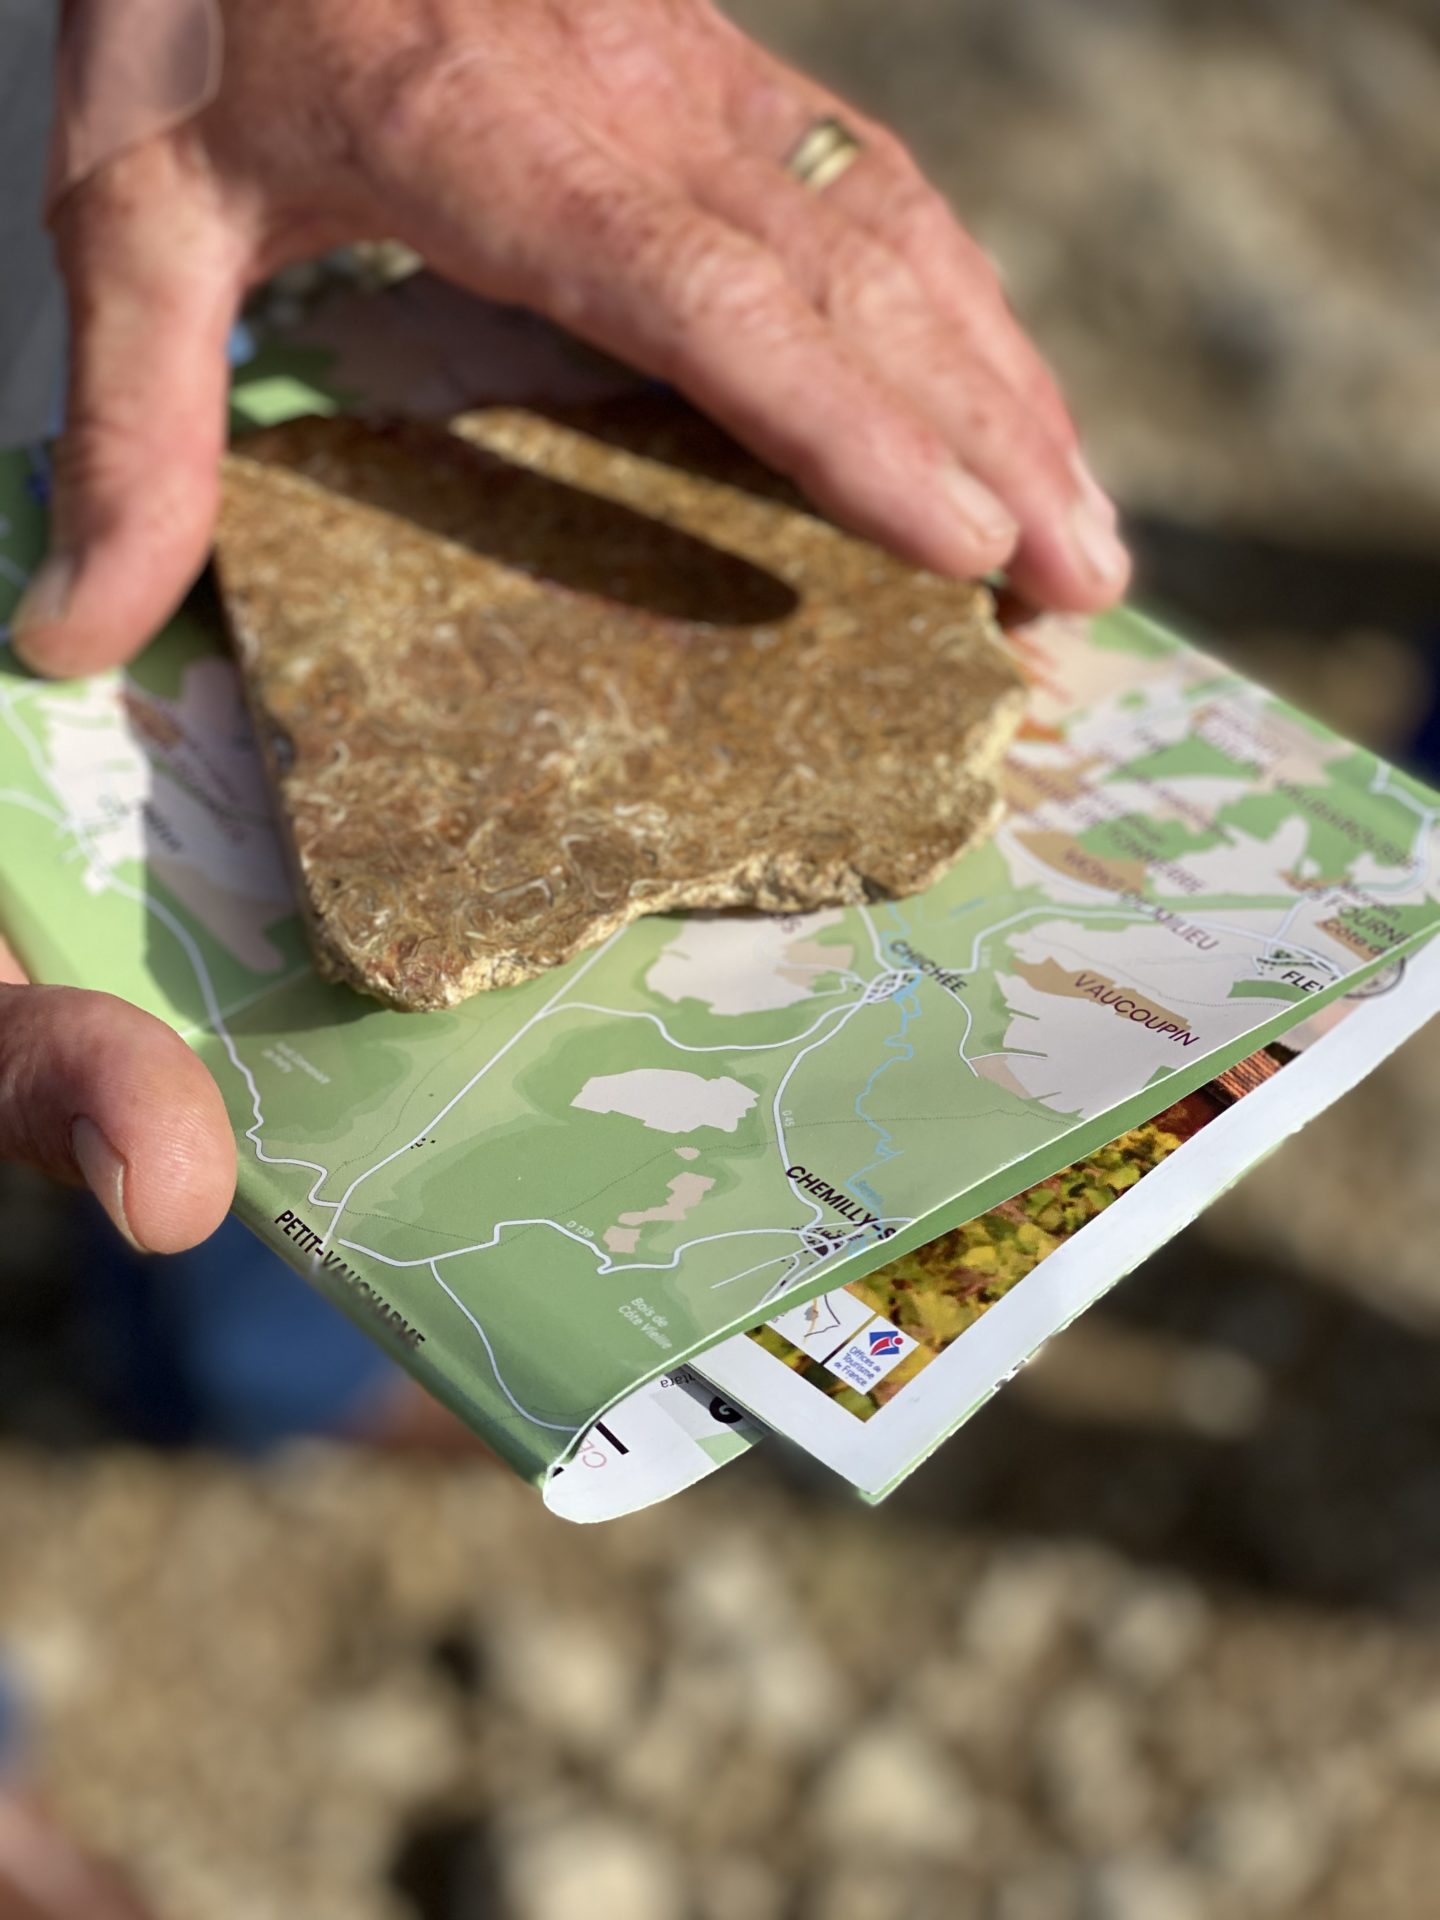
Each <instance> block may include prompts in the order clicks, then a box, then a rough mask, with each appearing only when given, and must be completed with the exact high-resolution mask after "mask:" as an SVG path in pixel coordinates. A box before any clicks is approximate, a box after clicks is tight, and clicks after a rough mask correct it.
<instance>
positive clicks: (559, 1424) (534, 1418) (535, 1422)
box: [430, 1266, 585, 1439]
mask: <svg viewBox="0 0 1440 1920" xmlns="http://www.w3.org/2000/svg"><path fill="white" fill-rule="evenodd" d="M430 1271H431V1272H432V1273H433V1274H434V1275H435V1280H436V1284H437V1285H438V1286H439V1288H440V1290H441V1292H442V1293H445V1294H447V1295H448V1296H449V1298H450V1299H451V1300H452V1301H454V1303H455V1305H456V1306H457V1307H458V1308H459V1309H460V1311H461V1313H463V1314H464V1316H465V1318H466V1319H467V1320H468V1321H469V1322H470V1324H471V1326H472V1327H473V1328H474V1329H475V1331H476V1333H478V1334H479V1336H480V1343H481V1345H482V1346H483V1347H484V1349H485V1355H486V1358H487V1359H488V1360H489V1362H490V1371H491V1372H492V1373H493V1374H494V1376H495V1384H496V1386H497V1387H499V1389H500V1391H501V1393H503V1394H504V1396H505V1398H506V1399H507V1400H508V1401H509V1402H510V1404H511V1406H512V1407H513V1408H514V1409H515V1411H516V1413H518V1414H519V1415H520V1416H521V1418H522V1419H524V1420H528V1421H529V1422H530V1424H531V1425H532V1426H535V1427H545V1428H546V1429H547V1430H548V1431H549V1432H551V1433H566V1434H569V1435H570V1437H571V1438H572V1439H574V1438H576V1437H577V1436H578V1435H579V1434H581V1433H583V1432H584V1430H585V1429H584V1424H582V1425H581V1426H578V1427H572V1426H571V1425H570V1424H569V1422H568V1421H561V1420H542V1419H541V1418H540V1416H539V1414H538V1413H531V1411H530V1409H529V1408H528V1407H522V1406H521V1404H520V1402H519V1401H518V1400H517V1399H516V1398H515V1396H514V1394H513V1393H512V1392H511V1391H510V1389H509V1387H508V1386H507V1385H506V1384H505V1376H504V1374H503V1373H501V1371H500V1366H499V1363H498V1361H497V1360H496V1358H495V1349H494V1347H492V1346H491V1344H490V1336H489V1334H488V1333H486V1331H485V1329H484V1327H482V1326H481V1324H480V1322H479V1321H478V1320H477V1319H476V1318H475V1316H474V1314H473V1313H471V1311H470V1309H469V1308H468V1307H467V1306H466V1304H465V1302H464V1301H463V1300H461V1299H460V1298H459V1297H458V1296H457V1295H456V1293H455V1292H454V1291H453V1289H452V1288H450V1287H447V1286H446V1284H445V1282H444V1280H443V1279H442V1278H441V1276H440V1274H439V1273H438V1272H437V1271H436V1269H435V1268H434V1267H433V1266H432V1267H431V1269H430Z"/></svg>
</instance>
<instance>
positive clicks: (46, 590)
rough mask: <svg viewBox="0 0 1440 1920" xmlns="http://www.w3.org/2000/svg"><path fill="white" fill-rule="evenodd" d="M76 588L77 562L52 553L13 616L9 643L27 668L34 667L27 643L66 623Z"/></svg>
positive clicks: (11, 617) (66, 555)
mask: <svg viewBox="0 0 1440 1920" xmlns="http://www.w3.org/2000/svg"><path fill="white" fill-rule="evenodd" d="M74 584H75V562H74V559H73V558H72V557H71V555H69V554H68V553H52V554H51V555H50V557H49V559H48V560H46V561H45V562H44V563H43V564H42V566H41V567H40V570H39V572H38V573H37V574H36V575H35V577H34V579H33V580H32V581H31V582H30V584H29V586H28V587H27V588H26V589H25V591H24V593H22V594H21V596H20V599H19V601H18V603H17V605H16V608H15V611H14V613H13V614H11V616H10V639H11V644H12V645H13V646H14V648H15V651H16V653H18V654H19V656H20V658H21V659H22V660H23V661H24V662H25V665H26V666H27V667H28V666H30V665H31V664H32V662H31V661H30V659H29V657H28V655H27V652H26V643H27V641H28V640H29V638H30V636H31V635H32V634H33V633H35V632H36V631H38V630H39V629H40V628H42V627H50V626H53V625H54V624H55V622H56V621H57V620H63V619H64V617H65V609H66V608H67V607H68V606H69V604H70V590H71V588H72V587H73V586H74Z"/></svg>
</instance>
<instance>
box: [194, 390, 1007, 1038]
mask: <svg viewBox="0 0 1440 1920" xmlns="http://www.w3.org/2000/svg"><path fill="white" fill-rule="evenodd" d="M217 559H218V567H219V574H220V580H221V586H222V592H223V595H224V599H225V605H226V608H227V611H228V615H229V618H230V622H231V625H232V628H233V631H234V633H235V636H236V639H237V642H238V645H239V649H240V653H241V658H242V661H243V663H244V666H245V670H246V678H247V681H248V684H249V689H250V694H251V699H252V704H253V706H254V708H255V712H256V717H257V721H258V723H259V728H260V734H261V739H262V743H263V746H264V749H265V752H266V756H267V760H268V762H269V765H270V768H271V773H272V777H273V779H274V781H275V784H276V787H277V790H278V793H279V798H280V802H281V812H282V815H283V818H284V820H285V823H286V828H287V832H288V835H289V838H290V842H291V851H292V854H293V857H294V863H295V866H296V868H297V871H298V874H299V877H300V880H301V883H302V888H301V891H302V896H303V900H304V904H305V907H306V910H307V914H308V918H309V921H310V926H311V931H312V935H313V938H314V943H315V947H316V951H317V957H318V959H319V963H320V965H321V968H322V970H323V971H324V972H325V973H326V974H327V975H329V976H331V977H333V978H337V979H342V980H346V981H348V982H349V983H350V984H351V985H353V986H355V987H358V988H360V989H361V990H363V991H365V992H368V993H372V994H375V995H377V996H378V997H380V998H381V999H384V1000H387V1001H390V1002H392V1003H394V1004H397V1005H400V1006H407V1007H438V1006H446V1005H453V1004H455V1003H456V1002H457V1001H459V1000H461V999H463V998H465V997H466V996H467V995H469V994H472V993H475V992H477V991H479V990H480V989H482V988H486V987H493V986H504V985H508V984H509V983H511V982H513V981H517V980H522V979H525V978H527V977H528V976H530V975H533V974H536V973H538V972H540V971H542V970H543V969H545V968H547V967H551V966H555V965H557V964H559V963H561V962H563V961H565V960H568V959H570V958H571V956H572V955H574V954H576V953H577V952H579V951H581V950H582V949H584V948H586V947H589V946H593V945H594V944H596V943H597V942H598V941H600V940H602V939H604V938H605V937H606V936H607V935H608V934H610V933H611V932H612V931H614V930H615V929H616V928H618V927H621V926H623V925H624V924H626V923H627V922H628V921H631V920H633V919H635V918H637V917H638V916H639V915H641V914H646V913H659V912H664V911H668V910H670V909H673V908H683V907H710V908H715V907H732V906H753V907H759V908H763V909H766V910H769V911H776V912H783V911H796V910H800V909H802V908H807V907H815V906H820V905H824V904H835V903H842V902H851V903H853V902H860V901H863V900H866V899H870V898H874V897H876V896H885V895H899V894H907V893H913V892H915V891H917V890H919V889H920V888H922V887H924V886H926V885H927V884H928V883H929V882H930V881H932V880H934V879H935V878H936V877H938V875H939V874H940V873H941V872H943V871H944V869H945V868H946V867H948V866H949V865H950V864H951V862H952V861H954V860H955V859H956V858H957V856H958V855H959V854H961V853H962V852H963V851H964V850H965V849H966V847H968V846H970V845H971V844H972V843H973V842H974V841H975V840H976V839H977V838H978V837H979V836H981V835H983V834H984V833H985V832H986V831H988V829H989V828H990V826H991V824H992V823H993V821H994V819H995V817H996V814H997V811H998V808H999V800H998V797H997V793H996V789H995V787H994V785H993V784H992V782H991V779H990V774H991V772H992V770H993V768H994V767H995V765H996V763H997V761H998V759H999V757H1000V755H1001V754H1002V753H1003V751H1004V748H1005V746H1006V745H1007V743H1008V741H1009V739H1010V737H1011V735H1012V733H1013V731H1014V728H1015V726H1016V725H1017V724H1018V720H1019V716H1020V712H1021V708H1022V704H1023V695H1022V688H1021V683H1020V680H1019V678H1018V676H1017V674H1016V672H1015V671H1014V669H1013V668H1012V666H1011V665H1010V663H1009V662H1008V660H1007V659H1006V658H1005V656H1004V654H1003V653H1002V652H1001V650H1000V647H999V646H998V645H997V644H995V628H994V626H993V624H992V617H991V610H990V605H989V599H988V596H987V595H986V593H985V591H984V589H983V588H981V587H978V586H966V585H957V584H955V583H954V582H951V581H946V580H942V579H940V578H938V577H937V576H935V575H931V574H927V573H923V572H919V571H917V570H915V569H913V568H910V567H906V566H904V565H902V564H901V563H900V562H899V561H896V560H894V559H891V558H889V557H888V556H886V555H884V554H881V553H880V552H878V551H877V550H876V549H874V548H872V547H870V546H868V545H866V544H865V543H864V542H862V541H859V540H856V539H853V538H851V537H850V536H848V535H846V534H843V533H841V532H839V531H838V530H837V529H835V528H833V527H831V526H829V525H828V524H826V523H825V522H823V521H821V520H818V519H816V518H815V517H814V516H813V515H811V514H808V513H806V512H804V511H802V510H801V509H800V508H799V507H798V505H796V504H794V503H793V496H792V495H791V494H790V493H789V490H788V488H787V487H786V486H785V484H784V483H783V482H781V481H779V480H777V479H776V478H775V477H774V476H773V475H771V474H769V473H767V472H766V471H765V470H764V469H763V468H761V467H759V466H757V465H756V464H755V463H754V462H752V461H751V460H750V459H749V458H748V456H746V455H744V454H743V453H741V452H740V451H739V450H738V449H736V448H734V447H733V446H732V445H731V443H729V442H728V441H726V440H724V439H723V437H722V436H720V435H719V434H718V433H717V432H716V431H715V430H714V429H713V428H711V427H710V426H708V424H707V423H705V422H703V421H702V420H700V419H699V418H698V416H695V415H693V414H692V413H690V412H689V410H688V409H685V408H683V407H682V406H681V405H680V404H679V403H678V402H675V401H671V400H668V399H663V398H658V397H642V398H639V399H633V400H627V401H623V402H617V403H614V404H613V405H607V406H604V407H598V408H592V409H589V410H587V411H586V412H585V413H584V414H577V415H572V416H570V417H569V418H568V419H565V420H562V419H559V418H554V419H552V418H548V417H545V416H542V415H539V414H535V413H530V412H527V411H524V410H521V409H514V408H491V409H486V410H484V411H482V412H478V413H474V414H469V415H465V416H462V417H461V418H460V419H458V420H456V421H454V422H452V423H451V424H450V427H449V429H446V428H443V427H440V426H435V425H425V424H419V423H404V424H398V423H397V424H388V425H372V424H367V423H365V422H362V421H359V420H353V419H331V420H323V419H309V420H300V421H295V422H292V423H290V424H288V425H286V426H283V427H279V428H275V429H272V430H270V431H267V432H265V433H262V434H259V435H256V436H254V437H253V438H251V439H250V440H248V441H246V442H245V443H243V447H242V450H241V451H240V452H239V453H237V454H235V455H233V456H232V457H231V458H230V460H229V462H228V464H227V471H226V479H225V498H224V507H223V512H222V517H221V527H220V535H219V542H218V548H217Z"/></svg>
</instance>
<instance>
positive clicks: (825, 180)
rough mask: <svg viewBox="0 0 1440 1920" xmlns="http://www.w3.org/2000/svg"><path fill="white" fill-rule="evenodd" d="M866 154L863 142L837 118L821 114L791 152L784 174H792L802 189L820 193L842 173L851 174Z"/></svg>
mask: <svg viewBox="0 0 1440 1920" xmlns="http://www.w3.org/2000/svg"><path fill="white" fill-rule="evenodd" d="M864 151H865V143H864V141H863V140H861V138H860V136H859V135H858V134H857V133H855V132H853V131H852V130H851V129H850V128H849V127H847V126H846V124H845V122H844V121H843V120H842V119H840V117H839V116H838V115H837V114H833V113H826V114H822V115H821V116H820V118H819V119H818V120H812V121H811V123H810V125H809V126H808V127H807V128H806V129H805V131H804V132H803V133H802V134H801V136H800V138H799V139H798V140H797V141H796V142H795V145H794V146H793V147H792V148H791V149H790V152H789V154H788V155H787V156H786V160H785V171H786V172H787V173H790V174H793V175H794V177H795V178H796V179H797V180H798V181H799V182H800V184H801V186H802V187H809V189H810V190H811V192H812V193H821V192H823V191H824V189H825V188H826V187H829V186H833V185H834V183H835V182H836V181H837V180H838V179H839V178H840V176H841V174H842V173H848V172H849V170H850V169H851V167H853V166H854V164H855V162H856V161H857V160H858V159H859V158H860V156H861V154H862V153H863V152H864Z"/></svg>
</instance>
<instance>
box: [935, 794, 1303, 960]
mask: <svg viewBox="0 0 1440 1920" xmlns="http://www.w3.org/2000/svg"><path fill="white" fill-rule="evenodd" d="M1000 837H1001V838H1002V839H1003V840H1004V843H1005V845H1006V846H1007V847H1009V848H1011V850H1012V851H1014V852H1016V853H1018V854H1020V856H1021V857H1022V858H1023V859H1026V860H1028V861H1029V862H1030V864H1031V865H1032V866H1035V867H1038V868H1039V869H1040V870H1041V871H1042V872H1044V873H1046V874H1049V875H1050V876H1051V878H1052V879H1054V880H1056V881H1058V882H1059V883H1060V885H1061V886H1066V887H1070V888H1072V889H1073V890H1074V891H1075V892H1076V893H1079V894H1083V895H1085V896H1086V897H1087V898H1089V899H1091V900H1096V901H1099V900H1108V899H1113V898H1114V895H1113V894H1108V893H1106V892H1105V890H1104V889H1103V888H1101V887H1092V886H1090V885H1089V883H1088V882H1087V881H1084V880H1072V879H1071V878H1070V876H1069V875H1068V874H1063V873H1057V872H1056V870H1055V868H1053V867H1051V866H1049V865H1048V864H1047V863H1046V862H1045V861H1043V860H1040V859H1039V858H1037V856H1036V855H1034V854H1032V853H1031V852H1030V851H1029V849H1028V848H1026V847H1021V846H1017V845H1015V844H1014V843H1013V842H1012V841H1011V840H1010V839H1009V838H1008V836H1006V834H1005V831H1004V829H1003V828H1002V829H1001V835H1000ZM1159 904H1166V905H1168V902H1162V903H1159ZM1177 904H1181V903H1177ZM1100 910H1101V911H1103V909H1100ZM1044 911H1047V909H1044V908H1040V907H1032V908H1030V909H1029V910H1028V914H1035V913H1041V912H1044ZM1048 911H1049V913H1050V914H1051V915H1052V917H1053V916H1055V915H1057V914H1058V915H1060V916H1061V917H1063V914H1064V909H1063V907H1061V906H1060V905H1059V904H1058V903H1056V904H1053V905H1052V906H1051V907H1050V908H1049V909H1048ZM1253 911H1256V912H1259V911H1260V909H1259V908H1255V909H1253ZM1265 911H1266V912H1270V913H1278V912H1279V911H1280V909H1279V907H1267V908H1266V909H1265ZM1028 914H1026V915H1022V914H1017V915H1015V919H1016V920H1019V919H1023V918H1027V917H1028ZM1125 917H1126V918H1128V919H1130V920H1131V921H1133V922H1134V924H1135V925H1137V926H1147V925H1149V926H1153V925H1154V924H1155V923H1154V921H1153V920H1152V918H1151V916H1150V915H1149V914H1144V913H1132V914H1129V915H1127V916H1125ZM1185 918H1186V919H1187V920H1188V921H1189V922H1190V924H1191V925H1192V926H1196V927H1203V928H1204V930H1205V932H1206V933H1228V934H1230V935H1232V936H1233V937H1234V938H1235V939H1236V940H1247V941H1250V942H1251V943H1252V944H1254V945H1257V946H1268V945H1269V944H1270V942H1271V941H1273V940H1274V938H1275V935H1274V933H1273V932H1271V933H1258V932H1255V931H1254V930H1253V929H1251V928H1249V927H1232V926H1231V925H1230V923H1229V922H1228V921H1226V920H1212V919H1209V918H1207V917H1205V916H1204V915H1203V913H1197V912H1187V913H1186V915H1185ZM1013 924H1014V923H1013V921H1010V920H1002V921H999V922H998V923H997V924H996V925H995V926H994V927H991V928H988V929H987V930H986V931H985V932H984V933H983V934H980V935H978V936H977V939H988V938H989V935H990V934H991V933H998V932H1000V931H1001V929H1002V928H1004V927H1007V926H1011V925H1013ZM1287 944H1288V945H1290V946H1292V947H1294V949H1295V951H1296V953H1303V954H1304V956H1305V958H1306V959H1307V960H1313V961H1314V962H1315V964H1316V966H1317V967H1323V966H1325V965H1327V964H1328V963H1327V961H1326V959H1325V956H1324V955H1323V954H1319V953H1316V952H1314V950H1313V949H1312V948H1310V947H1302V946H1301V945H1300V943H1299V941H1298V940H1291V941H1289V942H1288V943H1287ZM970 964H971V966H972V967H973V966H975V965H977V964H978V961H977V960H973V959H972V961H971V963H970Z"/></svg>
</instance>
